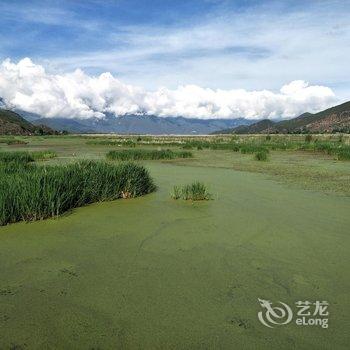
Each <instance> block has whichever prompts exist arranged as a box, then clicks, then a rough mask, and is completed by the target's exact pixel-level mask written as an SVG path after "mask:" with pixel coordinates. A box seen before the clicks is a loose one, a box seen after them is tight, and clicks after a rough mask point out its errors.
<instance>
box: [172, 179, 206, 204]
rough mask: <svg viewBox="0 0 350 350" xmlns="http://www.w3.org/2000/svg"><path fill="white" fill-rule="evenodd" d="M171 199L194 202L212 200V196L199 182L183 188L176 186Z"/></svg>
mask: <svg viewBox="0 0 350 350" xmlns="http://www.w3.org/2000/svg"><path fill="white" fill-rule="evenodd" d="M171 197H172V198H173V199H184V200H192V201H201V200H209V199H212V195H211V194H210V193H209V192H208V190H207V187H206V186H205V185H204V184H203V183H202V182H199V181H196V182H193V183H191V184H188V185H185V186H182V187H179V186H174V187H173V191H172V193H171Z"/></svg>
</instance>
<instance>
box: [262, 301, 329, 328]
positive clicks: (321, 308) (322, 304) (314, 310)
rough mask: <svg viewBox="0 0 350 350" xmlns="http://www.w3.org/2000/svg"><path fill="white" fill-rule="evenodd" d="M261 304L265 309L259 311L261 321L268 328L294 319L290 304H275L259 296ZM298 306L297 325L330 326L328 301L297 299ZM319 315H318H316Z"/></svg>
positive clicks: (280, 302)
mask: <svg viewBox="0 0 350 350" xmlns="http://www.w3.org/2000/svg"><path fill="white" fill-rule="evenodd" d="M258 301H259V303H260V306H261V307H262V308H263V309H264V310H263V311H259V312H258V319H259V321H260V322H261V323H262V324H263V325H264V326H266V327H268V328H273V327H274V326H281V325H286V324H288V323H290V322H291V321H292V319H293V311H292V309H291V307H290V306H289V305H287V304H286V303H283V302H282V301H279V302H278V305H276V306H273V304H272V302H271V301H269V300H265V299H260V298H258ZM295 305H296V307H297V308H298V310H297V312H296V315H297V316H298V317H297V318H296V319H295V324H296V325H297V326H321V327H322V328H328V317H326V316H328V315H329V312H328V310H327V309H328V305H329V303H328V302H327V301H318V300H317V301H315V302H310V301H297V302H296V303H295ZM316 316H318V317H316Z"/></svg>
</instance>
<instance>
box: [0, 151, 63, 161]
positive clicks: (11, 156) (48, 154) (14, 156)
mask: <svg viewBox="0 0 350 350" xmlns="http://www.w3.org/2000/svg"><path fill="white" fill-rule="evenodd" d="M55 157H57V154H56V152H53V151H50V150H46V151H35V152H0V163H10V162H19V163H29V162H34V161H36V160H46V159H51V158H55Z"/></svg>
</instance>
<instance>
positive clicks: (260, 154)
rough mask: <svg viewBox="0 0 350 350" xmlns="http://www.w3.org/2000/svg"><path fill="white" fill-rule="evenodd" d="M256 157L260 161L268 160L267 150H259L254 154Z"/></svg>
mask: <svg viewBox="0 0 350 350" xmlns="http://www.w3.org/2000/svg"><path fill="white" fill-rule="evenodd" d="M254 159H255V160H259V161H266V160H267V152H266V151H265V150H263V151H258V152H256V153H255V154H254Z"/></svg>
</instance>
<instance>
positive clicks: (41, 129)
mask: <svg viewBox="0 0 350 350" xmlns="http://www.w3.org/2000/svg"><path fill="white" fill-rule="evenodd" d="M4 108H6V106H5V104H4V103H3V101H2V100H1V98H0V134H14V135H33V134H39V135H40V134H55V133H59V132H62V131H67V132H71V133H118V134H152V135H164V134H174V135H196V134H197V135H205V134H210V133H212V134H230V133H234V134H258V133H264V134H267V133H332V132H343V133H349V132H350V101H349V102H345V103H343V104H340V105H338V106H334V107H332V108H328V109H326V110H324V111H321V112H318V113H314V114H313V113H303V114H301V115H300V116H298V117H296V118H293V119H289V120H280V121H276V120H275V121H273V120H270V119H263V120H260V121H257V120H248V119H244V118H236V119H195V118H184V117H158V116H155V115H136V114H128V115H124V116H117V117H116V116H114V115H113V114H109V113H107V114H106V116H105V118H89V119H78V118H42V117H41V116H40V115H37V114H35V113H29V112H25V111H21V110H7V109H4ZM55 130H58V131H55Z"/></svg>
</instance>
